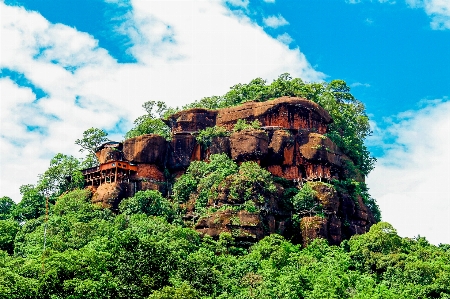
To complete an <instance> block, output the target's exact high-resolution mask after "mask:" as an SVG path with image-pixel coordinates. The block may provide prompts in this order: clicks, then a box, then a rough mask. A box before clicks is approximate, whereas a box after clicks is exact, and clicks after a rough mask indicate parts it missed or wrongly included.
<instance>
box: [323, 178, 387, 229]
mask: <svg viewBox="0 0 450 299" xmlns="http://www.w3.org/2000/svg"><path fill="white" fill-rule="evenodd" d="M331 183H332V185H333V186H334V187H335V188H336V191H338V192H339V193H340V194H341V195H342V194H348V195H350V196H351V197H352V198H353V200H354V201H355V202H358V198H359V197H360V198H361V199H362V201H363V203H364V204H365V205H366V206H367V207H368V208H369V210H370V211H371V212H372V215H373V216H374V218H375V220H376V221H377V222H380V221H381V212H380V208H379V207H378V204H377V202H376V200H375V199H374V198H372V197H371V196H370V194H369V188H368V187H367V185H366V184H365V183H364V182H358V181H356V180H354V179H346V180H341V181H338V180H333V181H332V182H331Z"/></svg>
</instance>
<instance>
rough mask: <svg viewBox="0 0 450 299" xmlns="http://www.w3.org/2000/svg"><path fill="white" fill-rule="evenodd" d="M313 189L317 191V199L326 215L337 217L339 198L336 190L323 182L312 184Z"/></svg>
mask: <svg viewBox="0 0 450 299" xmlns="http://www.w3.org/2000/svg"><path fill="white" fill-rule="evenodd" d="M310 185H311V187H312V189H313V190H314V191H316V199H317V201H318V202H319V204H320V205H321V206H322V209H323V210H324V212H325V213H326V214H333V215H336V214H337V213H338V210H339V197H338V195H337V192H336V190H334V188H333V187H332V186H330V185H328V184H325V183H322V182H312V183H310Z"/></svg>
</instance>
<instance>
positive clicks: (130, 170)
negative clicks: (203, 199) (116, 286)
mask: <svg viewBox="0 0 450 299" xmlns="http://www.w3.org/2000/svg"><path fill="white" fill-rule="evenodd" d="M239 119H244V120H246V121H254V120H258V121H259V122H260V123H261V125H262V126H261V129H247V130H242V131H239V132H233V133H231V134H230V136H229V137H213V138H212V140H211V144H210V145H208V146H206V145H204V144H199V143H198V142H197V141H196V138H195V135H196V134H197V132H198V131H199V130H203V129H205V128H207V127H212V126H215V125H216V126H221V127H224V128H226V129H227V130H229V131H231V130H232V128H233V126H234V125H235V124H236V122H237V121H238V120H239ZM165 122H166V124H168V125H169V126H170V127H171V130H172V140H171V141H166V140H165V139H164V138H162V137H161V136H157V135H144V136H139V137H136V138H132V139H128V140H126V141H125V142H124V143H123V144H119V145H116V146H115V147H112V148H111V147H103V148H101V150H100V151H99V152H98V153H97V156H98V157H99V160H100V163H101V165H100V167H99V168H98V169H90V170H85V171H84V173H85V177H86V185H87V186H90V188H93V189H94V190H96V193H95V195H94V200H95V201H96V202H101V203H103V205H104V206H105V207H111V208H112V209H117V205H118V203H119V202H120V199H121V198H124V197H126V196H131V195H133V194H134V193H135V192H137V191H139V190H148V189H153V190H159V191H161V192H162V193H163V194H168V193H169V192H170V188H171V184H172V183H173V178H176V177H179V176H180V175H182V174H183V173H184V172H185V170H186V169H187V167H188V166H189V164H190V162H191V161H208V159H209V156H210V155H212V154H218V153H225V154H227V155H228V156H229V157H230V158H231V159H233V160H234V161H235V162H237V163H238V164H239V163H242V162H244V161H255V162H257V163H258V164H259V165H260V166H261V167H263V168H265V169H267V170H268V171H269V172H270V173H272V175H273V176H275V177H279V178H283V179H285V180H287V181H289V182H290V184H291V185H294V186H298V187H300V186H301V185H302V184H304V183H305V182H313V181H314V183H313V184H312V185H313V189H314V191H315V192H316V193H315V194H316V196H315V201H316V202H317V203H318V204H319V205H320V206H321V207H322V210H323V213H322V214H321V215H320V216H319V215H317V214H315V213H310V214H309V215H303V216H302V217H301V220H300V223H294V222H293V221H292V211H289V209H287V208H286V207H285V206H284V205H283V204H282V203H281V202H280V201H281V198H282V197H283V192H284V191H285V190H284V187H283V186H281V185H280V184H277V192H276V193H275V194H272V195H270V198H269V200H268V203H266V205H265V206H264V207H260V209H257V210H256V211H254V212H248V211H246V210H230V209H228V210H219V211H217V212H214V213H212V214H210V215H208V216H205V217H202V218H200V219H196V218H195V217H193V213H192V211H193V204H194V203H192V202H191V203H189V202H188V203H186V205H185V206H186V211H187V212H186V217H185V220H186V221H188V222H190V221H192V223H193V224H194V227H195V229H196V230H198V231H199V232H201V233H204V234H208V235H211V236H213V237H217V236H218V235H219V234H220V233H221V232H230V233H232V235H233V236H234V237H235V238H236V239H237V240H238V241H241V242H250V243H251V242H255V241H257V240H259V239H261V238H263V237H264V236H266V235H268V234H271V233H280V234H283V235H285V236H288V237H290V238H293V239H296V240H297V241H298V242H302V243H303V244H305V245H306V244H307V243H309V242H310V241H311V240H313V239H314V238H317V237H322V238H326V239H328V241H329V242H330V243H331V244H339V243H340V242H341V241H342V240H343V239H346V238H349V237H350V236H352V235H354V234H361V233H364V232H366V231H368V229H369V228H370V226H371V225H372V224H373V223H375V220H374V218H373V216H372V215H371V213H370V211H369V209H368V208H367V207H366V205H365V204H364V202H363V201H362V199H361V198H354V197H352V196H350V195H349V194H338V193H337V192H336V191H335V190H334V189H333V188H331V187H330V186H329V185H327V184H325V183H322V182H327V181H330V180H332V179H337V180H339V179H343V178H345V177H346V175H347V174H346V171H345V168H344V165H346V164H347V163H351V161H350V160H349V159H348V158H347V157H346V156H345V155H344V154H343V153H342V152H341V151H340V149H339V148H338V147H337V146H336V145H335V144H334V143H333V142H332V141H331V140H330V139H329V138H327V137H326V136H324V135H323V134H325V133H326V132H327V126H328V124H330V123H331V122H332V119H331V117H330V116H329V114H328V113H327V112H326V111H325V110H324V109H322V108H321V107H320V106H318V105H317V104H315V103H313V102H311V101H308V100H305V99H301V98H289V97H283V98H279V99H275V100H272V101H267V102H262V103H255V102H248V103H245V104H243V105H241V106H237V107H232V108H225V109H220V110H207V109H189V110H186V111H181V112H178V113H176V114H174V115H172V116H170V117H169V118H168V119H167V120H165ZM119 161H122V164H119ZM124 162H125V163H124ZM103 163H109V164H105V165H108V167H107V168H105V167H106V166H105V167H103ZM119 165H120V166H119ZM102 167H103V169H100V168H102ZM108 171H109V172H108ZM360 179H361V178H360ZM227 200H228V199H227V195H226V188H225V189H224V192H223V194H221V195H220V196H219V198H217V200H215V201H214V202H210V203H208V206H214V207H220V206H224V205H228V204H230V203H229V202H228V201H227ZM233 204H236V203H233Z"/></svg>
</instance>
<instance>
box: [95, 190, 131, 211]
mask: <svg viewBox="0 0 450 299" xmlns="http://www.w3.org/2000/svg"><path fill="white" fill-rule="evenodd" d="M131 192H132V188H131V184H128V183H105V184H102V185H100V186H99V187H98V188H97V190H96V191H95V193H94V195H93V196H92V203H94V204H100V205H101V206H102V207H103V208H110V209H112V210H114V211H117V210H118V206H119V203H120V201H121V200H122V199H123V198H126V197H129V196H131Z"/></svg>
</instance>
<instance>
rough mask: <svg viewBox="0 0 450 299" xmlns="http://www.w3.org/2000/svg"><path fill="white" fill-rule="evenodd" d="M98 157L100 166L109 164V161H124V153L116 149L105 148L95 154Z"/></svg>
mask: <svg viewBox="0 0 450 299" xmlns="http://www.w3.org/2000/svg"><path fill="white" fill-rule="evenodd" d="M95 155H96V156H97V159H98V162H99V163H100V164H103V163H106V162H109V161H121V160H123V152H122V151H120V150H118V149H116V148H109V147H107V148H103V149H102V150H100V151H98V152H96V153H95Z"/></svg>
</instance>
